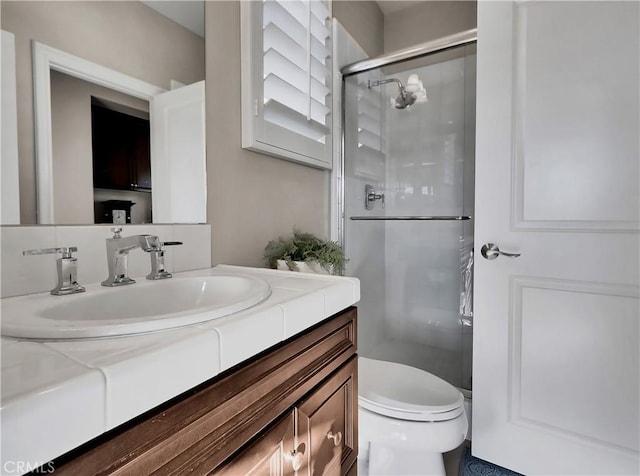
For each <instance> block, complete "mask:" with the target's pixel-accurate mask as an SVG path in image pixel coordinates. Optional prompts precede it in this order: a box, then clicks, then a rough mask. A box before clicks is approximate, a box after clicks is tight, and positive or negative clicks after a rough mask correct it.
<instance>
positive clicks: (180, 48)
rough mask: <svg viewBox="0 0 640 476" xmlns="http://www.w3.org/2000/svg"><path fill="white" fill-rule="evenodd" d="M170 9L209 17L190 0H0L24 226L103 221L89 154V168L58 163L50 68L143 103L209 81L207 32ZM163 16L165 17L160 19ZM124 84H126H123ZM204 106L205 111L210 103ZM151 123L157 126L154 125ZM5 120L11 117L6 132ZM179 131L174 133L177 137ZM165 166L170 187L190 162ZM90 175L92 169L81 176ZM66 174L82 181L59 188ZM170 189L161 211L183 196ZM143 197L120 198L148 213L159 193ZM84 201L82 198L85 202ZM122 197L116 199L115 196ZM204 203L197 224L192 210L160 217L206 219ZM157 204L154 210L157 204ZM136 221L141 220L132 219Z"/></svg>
mask: <svg viewBox="0 0 640 476" xmlns="http://www.w3.org/2000/svg"><path fill="white" fill-rule="evenodd" d="M149 6H151V7H152V8H149ZM160 7H162V8H160ZM165 7H167V9H169V10H171V9H177V10H178V12H173V13H184V11H185V10H189V9H194V8H195V9H198V11H200V13H199V14H198V15H192V16H194V17H198V18H199V19H200V20H202V18H203V17H204V15H203V14H202V11H203V10H204V4H203V2H191V1H185V2H135V1H128V2H95V1H73V2H24V1H11V0H3V1H2V2H0V10H1V12H0V21H1V26H2V30H5V31H7V32H9V33H11V34H12V35H14V37H15V64H16V95H15V96H16V98H17V101H16V103H17V119H16V121H15V124H17V130H18V134H17V136H18V139H17V142H18V147H17V148H18V154H17V155H18V157H19V186H20V189H19V190H20V191H19V193H20V200H19V202H20V204H19V206H20V222H21V223H22V224H34V223H42V224H65V223H75V224H77V223H82V224H90V223H94V222H95V221H96V220H95V217H94V214H95V210H94V205H93V202H94V195H95V193H94V191H93V183H92V176H93V174H92V167H93V166H92V156H91V152H88V153H87V155H85V156H84V157H85V158H84V160H85V162H84V163H83V164H82V165H80V164H78V163H77V159H71V158H69V157H63V158H61V160H62V161H63V164H62V165H61V166H60V167H61V171H60V172H59V171H58V170H57V168H58V164H57V160H58V157H57V156H54V154H53V152H52V150H53V146H54V144H53V141H54V139H53V136H52V132H53V133H55V129H56V128H57V127H58V126H57V125H56V124H55V123H53V124H52V118H51V101H53V100H55V98H52V97H51V89H50V85H51V83H50V74H51V71H55V72H56V73H54V74H57V73H58V72H59V73H64V74H67V75H69V76H73V77H74V78H76V79H82V80H84V81H88V82H90V83H96V84H98V85H100V86H103V87H106V88H109V89H115V90H116V91H119V92H123V93H126V94H128V95H130V96H133V97H135V98H137V99H143V100H144V102H145V103H148V102H149V101H150V100H151V99H152V98H154V97H156V96H157V95H158V94H159V93H161V92H164V91H167V90H169V89H171V88H172V87H173V85H174V84H179V83H182V84H184V85H189V86H187V88H188V87H191V85H193V84H195V83H198V82H200V81H202V80H203V79H204V76H205V64H204V61H205V56H204V33H203V28H200V29H196V28H193V27H192V26H191V25H185V26H186V27H185V26H183V24H178V23H177V22H176V21H180V20H176V21H173V20H172V19H170V18H169V16H172V13H171V12H170V11H169V12H167V11H164V10H165ZM169 7H171V8H169ZM156 9H157V10H158V11H156ZM159 11H162V14H161V13H159ZM3 58H4V55H3ZM3 72H4V68H3ZM123 78H124V82H123V81H121V80H122V79H123ZM174 80H175V81H174ZM3 87H4V81H3ZM181 89H182V88H181ZM202 89H203V88H202ZM53 94H55V93H53ZM93 96H94V97H96V98H99V99H101V100H102V99H105V100H107V101H111V102H115V103H120V101H119V100H117V99H115V100H114V99H111V98H110V97H109V96H107V95H103V94H94V95H93ZM125 105H128V103H125ZM89 107H90V106H89ZM131 107H133V108H134V109H137V110H144V111H147V110H148V109H150V104H146V105H145V106H144V108H142V109H141V108H140V107H139V106H131ZM202 107H203V108H204V105H203V106H202ZM203 110H204V109H203ZM89 114H90V112H89ZM202 116H204V114H202ZM150 122H151V125H153V122H154V121H153V119H151V120H150ZM6 124H7V123H5V122H4V121H3V128H2V129H3V133H4V131H5V128H6V127H5V126H6ZM90 124H91V121H90V120H87V121H86V122H84V123H83V124H82V128H81V129H83V130H87V129H89V130H90ZM52 126H53V127H52ZM52 129H53V130H52ZM79 129H80V128H79ZM171 130H172V128H171V127H170V128H169V132H171ZM89 133H90V132H89ZM150 135H151V136H153V131H150ZM64 143H66V145H67V146H68V147H69V148H73V147H74V146H79V143H78V142H77V140H76V139H75V138H72V137H71V136H68V137H67V139H65V140H64ZM58 146H59V144H56V148H57V147H58ZM202 148H203V147H202ZM149 149H150V150H151V154H150V155H151V161H152V172H151V173H152V179H153V180H152V181H154V180H155V172H154V171H153V155H154V154H153V149H154V145H153V141H151V142H150V144H149ZM58 155H59V154H58ZM73 160H76V162H75V166H73V167H71V163H70V162H73ZM202 160H203V163H202V164H201V167H200V170H201V171H202V173H203V174H204V158H203V159H202ZM65 161H66V162H67V164H66V165H65V164H64V162H65ZM161 161H162V164H161V166H160V167H159V169H160V170H161V175H160V177H159V179H158V180H159V183H160V184H161V185H162V186H165V187H170V186H171V183H169V182H167V181H166V180H164V181H163V180H162V178H163V177H162V174H164V173H175V171H176V168H177V169H178V170H180V169H181V165H182V159H180V161H179V162H178V164H173V163H172V159H171V157H170V156H167V155H163V157H162V159H161ZM54 165H55V167H54ZM156 168H158V167H156ZM86 169H89V170H88V174H86V173H85V172H86V171H87V170H86ZM194 169H195V167H188V170H189V173H190V174H193V170H194ZM3 170H4V167H3ZM83 170H84V172H83V173H82V175H80V172H81V171H83ZM198 173H200V172H198ZM61 175H62V176H64V175H70V176H73V177H75V178H76V180H75V181H74V183H73V186H72V187H64V186H55V184H54V181H56V182H57V181H58V180H59V179H60V176H61ZM3 176H4V174H3ZM165 182H166V183H165ZM204 182H205V179H204V178H202V177H201V178H199V179H198V185H199V184H200V183H204ZM134 183H135V181H134ZM154 189H155V183H154ZM102 190H105V189H102ZM167 190H168V191H167V193H166V194H162V195H163V196H162V197H160V198H162V200H163V203H162V206H169V205H170V204H171V201H172V200H173V199H174V197H175V194H173V193H172V189H167ZM154 191H155V190H154ZM129 192H131V193H135V192H136V191H135V190H134V191H129ZM65 193H66V197H64V198H63V201H62V202H61V203H60V204H59V203H57V201H58V195H60V194H63V195H64V194H65ZM140 193H141V192H140ZM144 193H145V197H143V198H139V197H140V195H138V196H136V198H135V199H134V198H131V197H128V198H125V199H124V200H122V201H125V202H126V201H129V202H134V203H136V205H132V208H131V212H132V213H135V212H136V210H137V209H138V207H141V203H142V201H141V200H144V199H145V198H146V200H147V201H148V200H151V201H152V202H153V201H155V200H156V198H157V197H156V195H158V194H156V193H154V194H153V195H152V197H151V198H149V196H150V195H151V194H150V193H149V192H144ZM54 194H55V200H54ZM192 195H193V194H192ZM199 195H200V197H204V195H205V191H204V190H203V191H202V193H200V194H199ZM80 197H85V198H80ZM192 198H193V197H192ZM85 199H86V200H85ZM80 200H83V201H82V203H81V202H80ZM107 200H109V197H103V198H100V199H99V201H107ZM114 200H118V199H117V198H114ZM16 202H17V200H14V203H16ZM204 207H205V204H204V203H202V204H198V206H197V207H196V209H197V210H198V216H197V217H196V218H194V217H195V214H193V213H191V215H190V216H189V217H188V218H184V217H180V216H179V215H176V213H177V212H178V211H179V210H180V209H184V207H183V206H181V207H173V208H171V209H170V212H168V213H165V214H162V217H163V220H170V221H171V222H180V223H193V222H204V221H206V218H205V213H204V212H203V210H204ZM153 208H155V205H153V204H152V209H153ZM125 212H126V210H125ZM150 213H151V212H147V214H146V218H140V221H144V222H148V221H149V216H151V218H152V220H153V221H154V222H158V223H160V221H158V220H160V218H159V217H158V215H157V213H156V212H155V211H153V213H152V215H149V214H150ZM118 215H120V214H118ZM125 215H126V213H125ZM131 219H132V221H133V220H134V217H133V215H132V217H131ZM187 220H189V221H187ZM163 222H166V221H163Z"/></svg>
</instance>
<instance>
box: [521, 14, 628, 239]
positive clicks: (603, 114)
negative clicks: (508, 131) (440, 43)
mask: <svg viewBox="0 0 640 476" xmlns="http://www.w3.org/2000/svg"><path fill="white" fill-rule="evenodd" d="M560 3H564V2H560ZM513 8H514V14H513V20H512V21H513V24H512V43H513V65H512V124H511V127H512V131H513V135H512V188H511V190H512V201H511V203H512V209H511V230H512V231H559V232H563V231H565V232H566V231H570V232H578V233H580V232H583V233H590V232H606V233H610V232H636V233H637V232H639V231H640V220H639V219H638V217H639V216H640V211H638V210H637V213H631V214H630V216H629V217H628V219H620V218H622V217H615V216H614V215H615V214H616V213H618V212H619V210H622V209H623V207H618V206H615V201H616V200H615V198H614V199H611V203H607V204H603V202H606V201H607V200H606V199H603V197H607V198H609V197H610V196H611V195H612V193H613V194H614V195H615V196H616V197H617V198H618V199H622V197H624V196H627V197H628V199H629V200H634V197H636V198H635V202H636V203H637V202H639V201H640V199H639V198H638V197H640V193H639V191H638V189H639V185H638V182H637V180H634V178H637V176H638V173H639V171H638V163H637V162H638V161H637V160H635V161H634V157H633V154H631V155H629V157H624V156H623V157H622V159H620V160H619V161H618V162H615V163H612V164H611V167H609V166H608V165H607V164H604V163H603V164H601V165H600V167H601V168H602V169H603V170H613V169H615V168H620V169H621V171H620V172H617V173H616V172H611V174H612V177H613V178H615V179H616V180H617V181H619V182H620V183H624V182H625V181H626V182H627V183H626V185H627V186H628V187H630V188H629V190H625V189H623V190H624V191H623V190H620V191H619V192H617V193H616V191H615V190H611V189H607V188H606V187H605V181H604V180H603V181H602V182H603V183H602V185H599V182H600V181H599V180H598V177H591V176H589V177H587V174H588V172H592V171H593V170H588V171H585V173H584V174H581V173H580V163H581V161H582V160H584V159H585V157H586V160H590V161H591V164H590V168H591V169H594V168H596V166H594V165H593V163H594V162H598V160H596V157H595V156H596V154H597V153H598V151H599V153H601V154H602V155H601V156H599V157H598V158H600V159H602V162H606V161H610V160H614V159H616V158H618V156H617V155H616V154H615V153H609V152H610V151H615V150H616V139H618V140H620V138H622V139H624V138H627V139H628V136H629V133H628V131H627V134H624V133H620V134H616V133H615V132H612V130H615V129H625V130H626V129H629V128H630V129H631V130H633V129H634V128H635V131H637V130H638V120H637V117H638V115H639V114H640V113H639V111H638V106H637V104H638V101H637V99H636V100H635V101H634V100H633V98H629V100H628V101H626V104H625V107H626V109H624V111H623V112H626V114H614V113H613V112H612V111H611V109H613V108H614V107H616V106H617V107H620V106H621V103H623V102H624V101H623V99H622V95H618V96H616V95H611V96H612V97H609V96H606V97H603V98H598V97H595V98H593V99H592V100H593V101H598V100H599V99H600V100H601V101H602V102H603V103H604V102H606V101H607V100H610V101H611V102H612V103H613V104H612V105H607V104H600V105H598V107H594V108H590V107H588V106H585V107H581V105H582V104H583V103H584V101H580V100H581V99H583V97H582V95H583V94H585V95H586V94H587V93H588V91H589V90H597V89H598V88H597V87H596V86H594V84H595V82H596V78H594V77H590V76H589V75H588V74H589V73H592V71H595V70H596V69H600V68H602V69H605V68H606V65H602V66H601V65H600V64H598V66H597V67H591V66H592V65H590V64H589V65H587V66H586V67H583V68H582V69H578V70H577V72H576V73H574V76H575V77H574V76H572V75H571V74H568V73H567V74H568V76H567V77H566V78H563V79H564V82H559V81H558V82H555V81H550V79H549V77H547V76H545V74H541V72H540V71H538V70H536V69H535V68H534V67H533V66H534V65H535V64H536V63H537V65H538V66H541V67H546V66H547V65H548V64H550V65H551V67H553V66H557V63H558V61H559V59H560V58H561V57H562V58H563V55H564V54H566V57H567V61H566V62H567V65H569V64H570V60H571V59H572V53H575V51H576V50H579V49H580V47H583V45H582V43H585V44H586V46H584V48H585V51H589V52H591V53H593V52H594V50H595V49H596V47H597V46H599V47H600V49H603V48H602V45H600V44H599V41H600V40H602V38H601V37H597V36H596V37H595V38H591V37H589V36H587V35H586V34H585V35H583V36H581V37H580V38H579V40H577V41H576V43H580V45H579V46H578V47H576V45H574V44H573V42H571V41H569V40H571V39H572V38H571V37H570V35H571V31H573V30H571V29H567V30H568V32H563V33H562V34H559V33H558V32H556V31H554V32H553V34H554V35H556V36H560V41H558V38H554V40H555V41H554V45H555V48H547V49H545V48H543V46H544V43H545V42H547V41H548V40H546V37H545V35H535V36H534V35H532V36H531V37H529V36H528V31H529V30H530V29H532V28H536V31H541V30H544V29H545V28H552V27H553V26H557V25H554V24H553V23H552V22H551V21H549V18H550V16H553V12H549V11H548V10H549V9H565V8H566V7H565V6H563V5H549V4H545V5H540V3H539V2H531V1H523V2H515V4H514V7H513ZM543 8H544V10H545V14H544V16H542V15H540V14H538V17H537V18H536V11H535V10H538V9H539V10H541V9H543ZM596 8H597V7H596ZM532 13H533V14H532ZM559 13H561V14H562V13H566V11H564V10H560V11H559ZM580 21H584V22H585V24H584V26H585V30H587V29H588V26H589V23H588V22H589V21H593V19H587V20H583V19H580V20H579V21H578V24H581V23H580ZM547 22H548V23H550V24H551V26H549V25H547ZM563 35H564V36H563ZM619 35H620V37H619V38H613V39H611V40H609V41H610V42H611V45H612V46H613V45H619V44H621V43H623V40H624V33H619ZM563 39H566V40H567V41H562V40H563ZM532 40H535V42H534V41H532ZM589 42H591V43H593V44H594V47H593V48H591V47H589V45H590V43H589ZM535 43H537V44H535ZM627 43H629V42H627ZM536 47H537V49H536ZM613 49H614V48H613V47H612V48H608V50H609V51H610V50H613ZM627 49H628V50H629V51H628V56H629V58H633V57H634V55H635V57H638V54H639V52H638V50H639V48H638V46H634V45H629V46H627ZM541 50H543V51H544V52H546V53H547V54H541V53H542V51H541ZM550 50H555V51H556V53H555V55H553V54H552V53H551V51H550ZM536 53H538V54H537V55H536ZM598 54H599V55H600V57H602V56H605V57H606V56H608V55H607V54H605V53H602V52H600V53H598ZM540 57H545V59H544V60H541V59H540ZM554 61H556V63H555V64H553V62H554ZM532 63H533V64H532ZM629 63H631V65H630V66H629V65H627V64H621V63H618V64H614V66H618V69H619V70H613V74H608V73H600V75H599V76H598V78H600V79H602V77H604V78H607V80H608V84H605V85H604V86H602V89H606V90H612V89H613V90H615V89H616V85H618V83H619V82H620V80H618V79H616V77H617V76H628V77H630V79H629V81H634V79H633V78H634V74H635V80H636V81H637V78H638V73H637V70H638V68H637V67H635V72H634V71H633V68H634V66H633V61H630V62H629ZM612 64H613V63H612ZM636 65H637V61H636ZM590 68H591V69H590ZM612 68H613V66H612V67H611V69H612ZM628 70H629V71H628ZM585 71H586V73H587V74H586V75H585V74H584V73H585ZM581 74H582V76H581ZM594 75H595V73H594ZM571 79H573V80H574V83H575V87H574V88H573V89H575V90H578V92H575V93H567V91H566V89H565V88H563V87H562V85H563V84H565V83H566V81H567V80H571ZM536 82H537V83H538V84H536ZM583 83H586V84H583ZM556 85H557V86H558V87H557V88H554V87H553V86H556ZM624 85H626V88H623V87H619V88H618V89H622V90H629V86H628V84H626V83H624ZM580 88H584V89H585V90H586V91H584V92H583V91H580ZM543 89H544V90H545V92H548V94H549V95H553V96H557V97H559V98H568V99H566V100H565V101H564V102H562V101H561V100H559V101H550V107H551V108H553V112H554V113H555V112H557V114H558V115H560V116H563V117H561V118H560V119H559V120H558V121H557V123H556V124H554V125H555V126H557V124H561V125H563V126H564V127H565V129H566V135H567V137H566V139H567V140H566V142H565V143H566V144H567V145H568V147H567V148H566V150H564V151H562V153H561V151H559V150H557V149H556V150H553V149H554V147H550V148H549V149H544V148H542V147H541V148H539V149H537V151H538V154H537V156H538V157H537V158H540V160H538V161H536V160H535V159H534V160H533V161H532V159H531V157H526V155H527V152H526V151H525V150H526V149H528V151H529V155H531V149H532V148H535V147H537V145H532V144H534V143H535V144H537V143H539V142H544V141H540V140H532V137H531V136H533V139H535V138H536V137H538V138H540V137H542V136H543V135H546V134H547V133H548V132H549V130H550V128H546V129H545V126H542V128H540V122H543V123H544V122H545V121H540V118H541V117H542V116H543V115H544V114H545V113H548V112H550V111H551V109H547V110H542V109H541V108H542V107H544V106H540V104H541V103H543V102H544V101H538V100H536V98H535V97H533V98H532V97H531V95H532V94H534V95H535V93H531V91H532V90H533V91H537V92H538V93H540V92H541V91H542V90H543ZM589 99H591V98H589ZM616 100H617V102H616ZM563 106H564V107H563ZM567 106H569V107H567ZM634 107H635V108H634ZM536 109H537V110H536ZM571 109H575V110H576V111H578V112H575V111H572V112H568V111H570V110H571ZM533 110H536V111H534V112H532V111H533ZM581 110H585V113H584V114H583V117H581V118H580V120H581V121H584V122H585V123H586V125H585V126H584V127H585V128H589V126H594V128H597V127H600V126H602V123H606V124H608V125H609V127H608V128H605V129H606V130H605V131H604V134H603V135H602V136H598V138H597V139H593V137H594V135H593V134H584V132H585V131H584V130H581V129H577V130H574V129H572V127H571V126H573V122H572V119H575V116H576V115H578V114H579V112H580V111H581ZM607 113H608V114H607ZM547 115H548V114H547ZM625 118H626V119H627V120H625ZM536 119H537V120H538V124H536V126H538V130H537V132H536V131H535V126H533V129H534V132H533V133H532V132H531V129H532V125H531V124H532V123H534V124H535V123H536ZM634 121H635V125H634V123H633V122H634ZM574 122H578V121H574ZM629 122H632V124H628V123H629ZM581 132H582V133H583V134H581ZM603 137H604V138H603ZM556 142H557V141H556ZM636 142H637V140H636ZM635 147H636V149H638V145H637V144H636V145H635ZM542 151H544V153H542ZM605 151H606V152H607V154H604V152H605ZM534 154H535V152H534ZM638 154H640V150H637V151H636V154H635V157H637V156H638ZM543 156H544V157H543ZM589 156H591V158H589ZM525 159H526V160H528V164H529V165H528V167H529V174H527V169H526V167H527V166H526V165H525ZM532 162H533V163H534V164H533V165H531V164H532ZM614 165H616V167H613V166H614ZM549 168H555V170H552V171H551V172H552V175H554V177H555V183H556V185H557V186H556V187H553V188H547V189H544V190H543V186H542V185H541V183H542V180H536V178H540V177H541V176H542V175H549ZM534 169H535V170H534ZM627 169H628V170H627ZM625 171H626V173H625ZM604 173H605V172H603V174H604ZM609 180H612V178H611V177H609ZM587 184H592V186H593V187H594V189H595V190H594V195H593V196H592V199H591V202H592V203H587V204H585V206H584V207H583V209H580V207H579V205H578V204H577V203H575V202H576V201H577V200H578V197H577V195H580V199H583V198H584V196H585V195H587V196H588V195H589V194H585V193H581V189H580V186H583V187H584V186H586V185H587ZM545 185H548V180H547V181H546V182H545ZM576 185H577V186H578V187H577V191H576V192H570V191H569V190H571V189H572V188H575V187H576ZM527 189H529V193H528V190H527ZM534 191H537V192H539V193H538V194H535V193H533V192H534ZM543 191H544V192H546V193H550V194H553V195H554V196H556V198H557V200H556V203H555V204H554V206H553V207H550V206H549V204H548V202H550V201H552V200H549V198H548V197H547V196H544V194H543V193H542V192H543ZM538 196H542V197H543V200H542V201H541V202H540V203H541V204H542V205H541V207H538V208H541V209H538V210H534V209H535V208H536V207H535V203H536V199H537V197H538ZM563 198H564V199H563ZM545 202H547V203H546V204H545ZM566 203H569V204H570V205H569V206H570V207H571V206H572V207H573V208H571V209H570V208H567V209H565V210H564V214H565V215H566V216H567V218H562V219H559V218H558V217H553V216H549V218H548V219H544V215H552V214H558V215H559V214H561V213H562V212H561V211H560V210H562V209H563V207H564V206H565V205H564V204H566ZM637 208H638V207H637ZM598 209H600V210H599V212H596V211H595V210H598ZM605 209H606V213H605ZM591 213H593V214H594V215H595V214H598V215H601V216H600V217H596V216H594V219H589V218H588V215H589V214H591ZM580 215H583V217H584V218H585V219H575V218H578V217H579V216H580ZM602 215H607V216H611V219H609V218H605V219H603V218H602ZM569 217H570V218H569Z"/></svg>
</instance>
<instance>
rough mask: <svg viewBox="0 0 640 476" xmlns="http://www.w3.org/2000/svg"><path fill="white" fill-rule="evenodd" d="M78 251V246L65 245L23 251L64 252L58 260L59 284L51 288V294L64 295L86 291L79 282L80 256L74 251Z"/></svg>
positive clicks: (33, 253) (44, 253) (26, 253)
mask: <svg viewBox="0 0 640 476" xmlns="http://www.w3.org/2000/svg"><path fill="white" fill-rule="evenodd" d="M76 251H78V248H77V247H76V246H65V247H62V248H45V249H38V250H26V251H23V252H22V255H23V256H29V255H46V254H53V253H62V257H60V258H58V259H57V260H56V267H57V269H58V284H57V286H56V287H55V288H53V289H52V290H51V294H53V295H54V296H64V295H66V294H75V293H83V292H85V288H84V286H80V284H78V258H75V257H74V256H73V253H75V252H76Z"/></svg>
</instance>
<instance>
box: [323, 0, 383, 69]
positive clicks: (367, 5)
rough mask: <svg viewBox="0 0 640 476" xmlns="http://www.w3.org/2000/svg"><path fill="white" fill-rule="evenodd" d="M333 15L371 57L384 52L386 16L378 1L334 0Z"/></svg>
mask: <svg viewBox="0 0 640 476" xmlns="http://www.w3.org/2000/svg"><path fill="white" fill-rule="evenodd" d="M332 8H333V16H334V17H335V18H337V19H338V21H339V22H340V23H341V24H342V26H343V27H344V28H345V29H346V30H347V31H348V32H349V33H350V34H351V36H353V38H354V39H355V40H356V41H357V42H358V44H359V45H360V46H361V47H362V48H363V49H364V50H365V51H366V52H367V54H368V55H369V56H371V57H374V56H378V55H381V54H382V53H383V52H384V35H383V31H384V16H383V15H382V11H381V10H380V7H378V4H377V2H373V1H362V0H358V1H350V0H339V1H336V0H334V1H333V7H332Z"/></svg>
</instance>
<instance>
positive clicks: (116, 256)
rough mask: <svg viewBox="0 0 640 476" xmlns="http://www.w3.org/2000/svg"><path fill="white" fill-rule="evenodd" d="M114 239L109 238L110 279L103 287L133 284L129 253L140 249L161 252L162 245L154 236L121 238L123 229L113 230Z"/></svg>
mask: <svg viewBox="0 0 640 476" xmlns="http://www.w3.org/2000/svg"><path fill="white" fill-rule="evenodd" d="M111 231H112V232H113V238H107V266H108V268H109V277H108V278H107V279H105V280H104V281H102V283H101V284H102V285H103V286H124V285H126V284H133V283H135V280H133V279H131V278H130V277H129V270H128V257H129V251H131V250H134V249H136V248H140V249H141V250H142V251H146V252H147V253H150V252H155V251H160V250H161V249H162V243H161V242H160V239H159V238H158V237H157V236H154V235H132V236H120V233H121V232H122V228H119V227H118V228H112V229H111Z"/></svg>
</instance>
